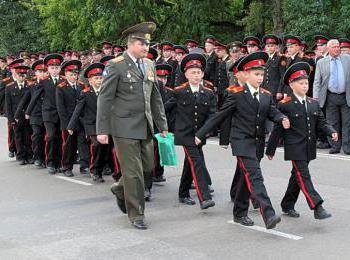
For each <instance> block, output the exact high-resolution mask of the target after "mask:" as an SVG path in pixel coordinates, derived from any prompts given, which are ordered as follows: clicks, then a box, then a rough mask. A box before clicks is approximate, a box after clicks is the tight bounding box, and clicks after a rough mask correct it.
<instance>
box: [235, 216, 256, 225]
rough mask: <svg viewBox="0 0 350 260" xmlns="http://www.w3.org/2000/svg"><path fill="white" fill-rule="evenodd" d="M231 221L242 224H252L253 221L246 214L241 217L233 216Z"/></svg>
mask: <svg viewBox="0 0 350 260" xmlns="http://www.w3.org/2000/svg"><path fill="white" fill-rule="evenodd" d="M233 221H234V222H236V223H239V224H241V225H243V226H254V221H253V220H251V219H250V218H249V217H248V216H243V217H236V216H234V217H233Z"/></svg>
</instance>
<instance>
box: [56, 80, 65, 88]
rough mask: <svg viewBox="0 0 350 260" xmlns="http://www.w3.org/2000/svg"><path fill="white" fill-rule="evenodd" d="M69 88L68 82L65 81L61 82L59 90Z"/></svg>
mask: <svg viewBox="0 0 350 260" xmlns="http://www.w3.org/2000/svg"><path fill="white" fill-rule="evenodd" d="M66 86H67V82H66V81H63V82H61V83H60V84H58V85H57V87H58V88H64V87H66Z"/></svg>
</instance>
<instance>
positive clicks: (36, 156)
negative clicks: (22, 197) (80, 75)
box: [15, 60, 46, 168]
mask: <svg viewBox="0 0 350 260" xmlns="http://www.w3.org/2000/svg"><path fill="white" fill-rule="evenodd" d="M32 70H33V71H34V73H35V77H34V78H33V81H28V83H29V84H28V85H29V89H30V91H27V92H25V94H24V96H23V97H22V99H21V101H20V103H19V105H18V108H17V111H16V114H15V118H16V119H20V116H21V114H22V112H23V110H26V109H27V106H28V104H29V103H30V100H31V98H32V96H33V95H34V92H35V90H36V88H37V86H38V84H39V82H40V80H42V79H43V78H44V77H45V76H46V69H45V65H44V60H38V61H36V62H34V63H33V65H32ZM42 103H43V97H40V98H39V99H38V100H37V102H36V103H35V105H34V108H33V111H32V113H31V116H30V117H29V116H28V115H25V118H26V119H29V124H30V126H31V128H32V131H33V134H32V136H31V141H32V150H33V160H34V165H35V166H36V167H38V168H43V167H45V149H44V148H45V127H44V123H43V117H42V112H41V109H42Z"/></svg>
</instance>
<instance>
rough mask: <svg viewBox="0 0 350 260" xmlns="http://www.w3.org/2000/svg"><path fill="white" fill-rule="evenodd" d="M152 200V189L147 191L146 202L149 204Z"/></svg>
mask: <svg viewBox="0 0 350 260" xmlns="http://www.w3.org/2000/svg"><path fill="white" fill-rule="evenodd" d="M151 200H152V193H151V190H150V189H146V190H145V201H147V202H149V201H151Z"/></svg>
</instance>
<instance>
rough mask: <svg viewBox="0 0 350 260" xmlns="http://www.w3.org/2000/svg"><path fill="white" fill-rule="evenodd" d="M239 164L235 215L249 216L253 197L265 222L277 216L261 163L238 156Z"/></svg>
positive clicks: (255, 159)
mask: <svg viewBox="0 0 350 260" xmlns="http://www.w3.org/2000/svg"><path fill="white" fill-rule="evenodd" d="M237 161H238V163H239V167H240V170H239V171H238V172H239V176H240V177H239V181H238V185H237V191H236V197H235V202H234V207H233V215H234V216H237V217H243V216H247V214H248V208H249V197H252V199H254V200H255V201H256V202H257V203H258V204H259V206H260V213H261V215H262V216H263V219H264V221H266V220H267V218H269V217H271V216H273V215H275V210H274V209H273V207H272V204H271V201H270V198H269V196H268V194H267V191H266V188H265V185H264V178H263V176H262V172H261V168H260V161H259V160H258V159H257V158H250V157H243V156H237Z"/></svg>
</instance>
